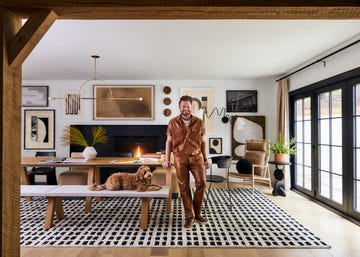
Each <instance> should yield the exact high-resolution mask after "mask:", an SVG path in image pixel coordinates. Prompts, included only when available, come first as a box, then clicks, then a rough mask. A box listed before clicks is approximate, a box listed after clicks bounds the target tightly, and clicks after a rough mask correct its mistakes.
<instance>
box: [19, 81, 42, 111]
mask: <svg viewBox="0 0 360 257" xmlns="http://www.w3.org/2000/svg"><path fill="white" fill-rule="evenodd" d="M48 96H49V87H48V86H22V87H21V106H23V107H47V106H48V105H49V102H48Z"/></svg>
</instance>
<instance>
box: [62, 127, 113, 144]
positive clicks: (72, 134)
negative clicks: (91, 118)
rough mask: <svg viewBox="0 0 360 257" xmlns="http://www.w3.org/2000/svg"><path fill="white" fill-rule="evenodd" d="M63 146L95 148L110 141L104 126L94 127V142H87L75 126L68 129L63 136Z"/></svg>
mask: <svg viewBox="0 0 360 257" xmlns="http://www.w3.org/2000/svg"><path fill="white" fill-rule="evenodd" d="M61 140H62V142H63V144H66V145H79V146H83V147H88V146H94V145H95V144H106V143H107V141H108V140H109V139H108V137H107V135H106V130H105V128H104V127H102V126H97V127H93V129H92V142H91V143H89V142H88V141H86V139H85V137H84V135H83V134H82V133H81V131H80V130H79V129H78V128H76V127H73V126H69V127H66V128H65V129H64V132H63V135H62V136H61Z"/></svg>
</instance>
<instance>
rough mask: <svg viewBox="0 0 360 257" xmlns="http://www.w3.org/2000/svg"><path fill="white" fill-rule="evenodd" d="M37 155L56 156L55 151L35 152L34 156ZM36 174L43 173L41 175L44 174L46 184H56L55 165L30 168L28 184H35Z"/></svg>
mask: <svg viewBox="0 0 360 257" xmlns="http://www.w3.org/2000/svg"><path fill="white" fill-rule="evenodd" d="M39 156H52V157H56V152H36V153H35V157H39ZM36 175H43V176H44V175H45V176H46V184H48V185H57V181H56V169H55V167H33V168H32V169H31V170H29V171H28V176H29V181H30V185H34V184H35V176H36Z"/></svg>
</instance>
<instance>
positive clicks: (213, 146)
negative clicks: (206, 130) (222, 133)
mask: <svg viewBox="0 0 360 257" xmlns="http://www.w3.org/2000/svg"><path fill="white" fill-rule="evenodd" d="M209 154H222V138H220V137H213V138H209Z"/></svg>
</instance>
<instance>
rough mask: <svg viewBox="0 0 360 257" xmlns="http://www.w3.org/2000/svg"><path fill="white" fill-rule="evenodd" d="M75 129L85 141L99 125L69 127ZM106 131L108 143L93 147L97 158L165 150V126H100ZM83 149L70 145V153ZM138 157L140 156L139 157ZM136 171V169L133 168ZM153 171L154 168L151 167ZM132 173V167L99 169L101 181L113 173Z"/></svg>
mask: <svg viewBox="0 0 360 257" xmlns="http://www.w3.org/2000/svg"><path fill="white" fill-rule="evenodd" d="M71 126H75V127H77V128H78V129H79V130H80V131H81V132H82V133H83V135H84V137H85V138H86V139H89V138H91V132H92V128H93V127H94V126H99V125H71ZM101 126H103V127H104V128H105V129H106V135H107V136H108V138H109V141H108V143H107V144H106V145H104V144H100V145H95V148H96V151H97V152H98V154H97V156H114V157H116V156H118V157H121V156H134V157H136V156H137V155H139V154H144V153H155V152H160V151H164V150H165V143H166V128H167V126H166V125H101ZM82 151H83V147H80V146H75V145H72V146H70V153H71V152H82ZM139 157H140V156H139ZM135 169H136V168H135ZM152 169H154V167H152ZM120 171H129V172H134V171H135V170H134V167H131V166H129V167H121V168H114V167H112V168H106V167H104V168H100V175H101V181H102V182H104V181H105V180H106V178H107V177H108V176H109V175H110V174H111V173H113V172H120Z"/></svg>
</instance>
